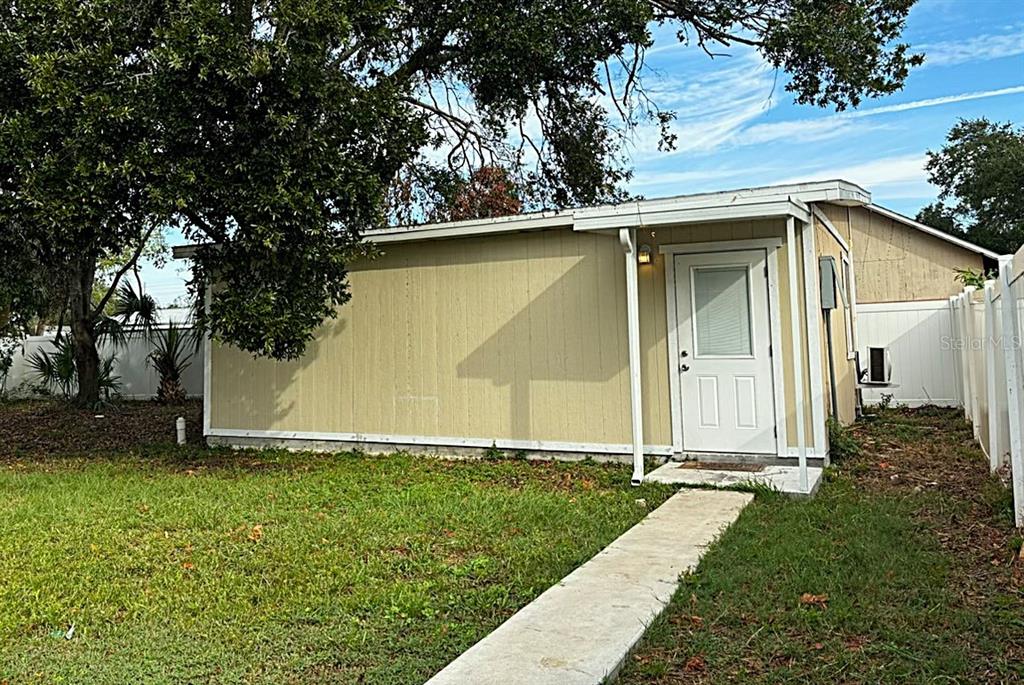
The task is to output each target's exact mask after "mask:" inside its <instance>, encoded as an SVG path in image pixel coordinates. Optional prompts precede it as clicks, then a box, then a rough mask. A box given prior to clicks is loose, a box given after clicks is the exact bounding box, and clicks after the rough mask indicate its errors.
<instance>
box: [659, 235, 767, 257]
mask: <svg viewBox="0 0 1024 685" xmlns="http://www.w3.org/2000/svg"><path fill="white" fill-rule="evenodd" d="M781 245H782V238H754V239H751V240H716V241H713V242H706V243H667V244H665V245H661V246H660V247H659V248H658V252H660V253H661V254H694V253H699V252H739V251H741V250H768V249H775V248H778V247H780V246H781Z"/></svg>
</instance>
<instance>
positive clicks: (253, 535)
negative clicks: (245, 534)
mask: <svg viewBox="0 0 1024 685" xmlns="http://www.w3.org/2000/svg"><path fill="white" fill-rule="evenodd" d="M262 539H263V524H261V523H257V524H256V525H255V526H253V527H252V530H251V531H249V540H250V542H259V541H260V540H262Z"/></svg>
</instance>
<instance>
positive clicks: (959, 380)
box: [949, 295, 964, 407]
mask: <svg viewBox="0 0 1024 685" xmlns="http://www.w3.org/2000/svg"><path fill="white" fill-rule="evenodd" d="M956 297H957V296H956V295H950V296H949V354H950V359H951V360H952V362H953V392H954V395H955V399H956V401H957V402H959V403H960V406H961V407H962V406H963V405H964V375H963V370H962V369H961V368H960V344H961V343H960V335H959V332H958V326H957V325H956V316H957V313H956Z"/></svg>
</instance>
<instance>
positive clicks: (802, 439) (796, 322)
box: [786, 217, 810, 493]
mask: <svg viewBox="0 0 1024 685" xmlns="http://www.w3.org/2000/svg"><path fill="white" fill-rule="evenodd" d="M796 254H797V253H796V219H794V218H793V217H789V218H788V219H787V220H786V261H787V262H788V264H787V267H788V268H787V269H786V271H787V272H789V313H790V323H791V324H792V335H793V338H792V343H793V389H794V392H795V393H796V444H797V454H798V455H799V457H800V490H801V491H802V492H805V493H806V492H808V491H809V490H810V488H809V486H808V484H807V436H806V434H805V433H804V360H803V349H802V348H803V341H802V340H801V339H800V337H801V336H800V335H799V332H800V294H799V291H800V286H799V281H798V279H797V273H796V270H797V262H796Z"/></svg>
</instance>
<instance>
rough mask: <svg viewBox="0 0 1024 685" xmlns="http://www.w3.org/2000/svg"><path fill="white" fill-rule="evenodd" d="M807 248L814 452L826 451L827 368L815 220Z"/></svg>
mask: <svg viewBox="0 0 1024 685" xmlns="http://www.w3.org/2000/svg"><path fill="white" fill-rule="evenodd" d="M800 233H801V235H802V236H803V240H802V241H801V242H802V243H803V248H804V254H803V257H804V311H805V313H806V316H807V321H806V324H807V364H808V369H809V371H810V376H811V377H810V379H809V380H810V384H809V387H810V396H811V435H812V436H813V437H814V451H815V452H821V453H823V454H824V453H825V452H826V450H827V449H828V447H827V445H826V442H825V371H824V366H823V364H822V359H821V347H822V340H821V287H820V285H819V273H818V257H817V254H816V253H815V249H814V220H813V219H812V220H811V221H810V222H808V223H806V224H804V225H803V229H802V230H801V231H800Z"/></svg>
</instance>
